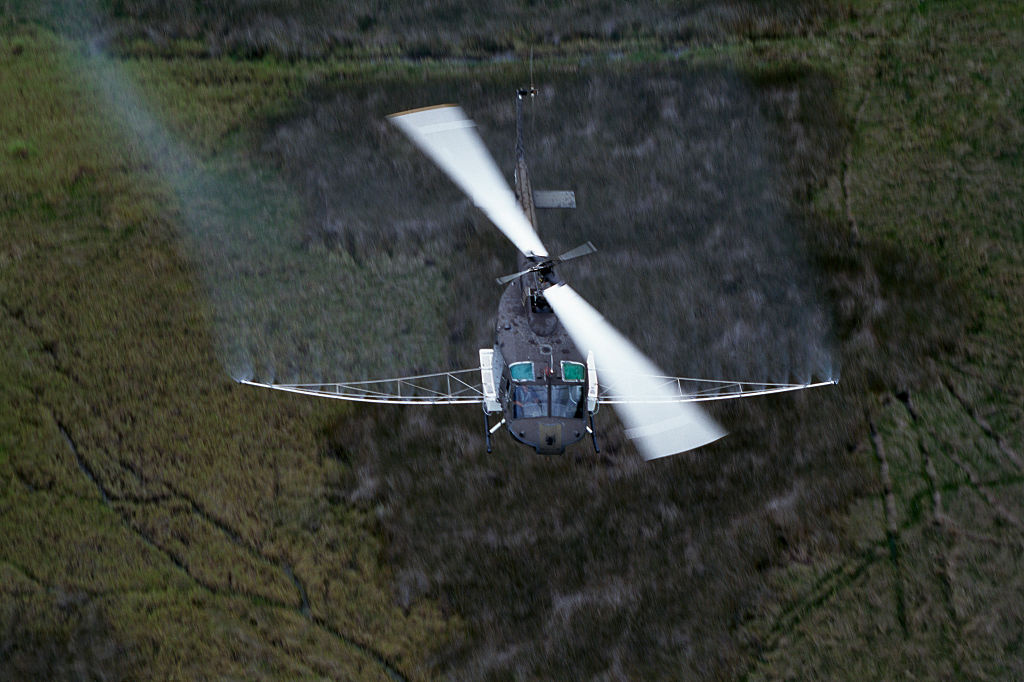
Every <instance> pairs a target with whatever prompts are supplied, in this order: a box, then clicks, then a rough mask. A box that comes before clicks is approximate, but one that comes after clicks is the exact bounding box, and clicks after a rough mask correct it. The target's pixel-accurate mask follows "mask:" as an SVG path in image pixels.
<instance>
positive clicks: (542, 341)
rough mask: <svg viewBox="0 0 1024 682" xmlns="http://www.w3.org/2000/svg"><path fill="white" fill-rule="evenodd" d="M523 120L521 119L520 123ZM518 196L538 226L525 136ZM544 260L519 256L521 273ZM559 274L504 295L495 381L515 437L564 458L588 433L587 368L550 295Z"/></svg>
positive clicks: (522, 281)
mask: <svg viewBox="0 0 1024 682" xmlns="http://www.w3.org/2000/svg"><path fill="white" fill-rule="evenodd" d="M520 111H521V110H520ZM518 118H519V119H520V122H521V116H519V117H518ZM514 185H515V193H516V198H517V199H518V201H519V204H520V206H521V207H522V209H523V213H525V214H526V217H527V218H528V219H529V221H530V223H531V224H532V225H533V227H534V229H535V230H536V228H537V218H536V211H535V207H534V201H533V190H532V188H531V186H530V179H529V174H528V172H527V168H526V159H525V155H524V153H523V148H522V129H521V123H520V127H519V130H518V131H517V144H516V168H515V182H514ZM538 260H539V259H536V258H528V257H527V256H525V255H523V254H522V253H520V254H519V263H518V264H519V267H520V269H521V270H523V269H527V268H529V267H531V266H533V265H536V264H537V262H538ZM557 281H558V279H557V276H556V275H555V274H554V272H553V271H552V269H551V268H545V269H542V270H539V271H536V272H530V273H528V274H524V275H523V276H521V277H518V278H517V279H515V280H513V281H512V282H511V283H510V284H509V285H508V286H507V287H506V288H505V291H504V293H503V294H502V296H501V301H500V303H499V305H498V317H497V325H496V328H495V335H494V337H495V338H494V350H495V356H496V357H499V358H501V362H500V363H498V364H497V365H496V367H495V370H496V371H497V369H498V368H499V367H500V371H501V376H500V378H498V377H497V376H495V384H496V386H495V388H496V389H497V394H498V401H499V402H500V404H501V407H502V411H503V413H504V418H505V423H506V424H507V425H508V430H509V433H510V434H512V437H513V438H514V439H516V440H517V441H519V442H521V443H524V444H526V445H530V446H532V447H534V448H535V449H536V450H537V452H538V453H541V454H550V455H555V454H561V453H562V452H564V451H565V448H566V446H568V445H572V444H573V443H576V442H577V441H579V440H581V439H582V438H583V437H584V435H585V434H586V433H587V426H586V419H587V417H588V416H589V415H590V413H589V412H588V410H587V407H588V403H587V396H588V388H589V382H590V380H591V378H592V377H594V376H596V375H595V374H594V373H593V372H588V371H587V370H588V368H587V362H586V360H585V359H584V358H583V356H582V355H581V354H580V352H579V351H578V350H577V349H576V346H575V344H574V343H573V341H572V339H571V338H570V337H569V335H568V333H567V332H566V330H565V328H564V327H563V326H562V324H561V323H560V322H559V320H558V318H557V317H556V316H555V314H554V311H552V310H551V307H550V306H548V304H547V302H546V301H545V300H544V294H543V291H544V289H545V288H547V286H549V285H551V284H553V283H556V282H557Z"/></svg>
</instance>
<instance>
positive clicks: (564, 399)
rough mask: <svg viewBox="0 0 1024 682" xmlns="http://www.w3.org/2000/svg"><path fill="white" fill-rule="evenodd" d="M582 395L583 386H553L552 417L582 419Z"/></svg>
mask: <svg viewBox="0 0 1024 682" xmlns="http://www.w3.org/2000/svg"><path fill="white" fill-rule="evenodd" d="M582 395H583V387H582V386H579V385H577V386H564V385H553V386H552V387H551V416H552V417H565V418H566V419H581V418H582V417H583V411H582V408H581V407H580V397H581V396H582Z"/></svg>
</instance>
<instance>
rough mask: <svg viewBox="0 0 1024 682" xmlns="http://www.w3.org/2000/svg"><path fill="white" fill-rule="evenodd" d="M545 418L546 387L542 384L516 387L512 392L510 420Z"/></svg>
mask: <svg viewBox="0 0 1024 682" xmlns="http://www.w3.org/2000/svg"><path fill="white" fill-rule="evenodd" d="M522 364H531V363H522ZM531 368H532V365H531ZM546 416H548V387H547V386H545V385H544V384H533V385H523V386H516V388H515V391H514V392H513V407H512V418H513V419H532V418H533V417H546Z"/></svg>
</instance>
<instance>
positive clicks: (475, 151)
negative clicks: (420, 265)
mask: <svg viewBox="0 0 1024 682" xmlns="http://www.w3.org/2000/svg"><path fill="white" fill-rule="evenodd" d="M388 118H390V119H391V122H392V123H394V124H395V125H396V126H398V127H399V128H400V129H401V131H402V132H403V133H405V134H406V135H408V136H409V138H410V139H411V140H412V141H413V142H414V143H415V144H416V146H417V147H419V148H420V149H421V150H422V151H423V152H424V153H425V154H426V155H427V156H429V157H430V158H431V159H433V161H434V163H436V164H437V165H438V166H440V167H441V169H442V170H443V171H444V172H445V173H447V174H448V177H450V178H451V179H452V180H453V181H454V182H455V184H456V185H458V186H459V187H460V188H462V191H463V192H465V193H466V194H467V195H469V198H470V199H472V200H473V203H475V204H476V205H477V206H479V207H480V209H481V210H482V211H483V212H484V213H485V214H487V217H488V218H490V219H491V222H492V223H494V225H495V226H496V227H497V228H498V229H499V230H501V231H502V232H503V233H504V234H505V236H506V237H508V238H509V239H510V240H512V243H513V244H515V245H516V248H517V249H519V250H520V251H522V252H523V255H525V256H539V257H541V258H543V257H545V256H547V255H548V252H547V249H545V248H544V244H542V243H541V241H540V237H538V236H537V233H536V232H535V231H534V229H533V226H532V225H531V224H530V221H529V219H527V217H526V215H525V214H524V213H523V211H522V209H521V208H520V207H519V204H518V203H516V197H515V194H513V193H512V189H511V188H510V187H509V186H508V182H506V180H505V178H504V177H502V175H501V172H500V171H499V170H498V167H497V166H496V165H495V163H494V159H493V158H492V157H491V155H490V152H488V151H487V148H486V147H485V146H484V143H483V140H481V139H480V136H479V135H478V134H477V132H476V131H475V130H474V128H475V127H476V124H474V123H473V121H471V120H470V119H469V118H467V117H466V114H465V113H464V112H463V111H462V109H461V108H460V107H458V106H456V105H454V104H442V105H440V106H436V107H427V108H425V109H413V110H412V111H405V112H402V113H398V114H391V115H390V116H388Z"/></svg>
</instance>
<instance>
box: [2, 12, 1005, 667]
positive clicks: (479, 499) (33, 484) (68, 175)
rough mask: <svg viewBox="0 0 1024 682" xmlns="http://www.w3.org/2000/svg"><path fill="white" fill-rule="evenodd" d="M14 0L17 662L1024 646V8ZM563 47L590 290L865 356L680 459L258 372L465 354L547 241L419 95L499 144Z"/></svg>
mask: <svg viewBox="0 0 1024 682" xmlns="http://www.w3.org/2000/svg"><path fill="white" fill-rule="evenodd" d="M4 7H5V10H6V14H7V16H28V18H29V19H30V21H27V22H25V21H21V22H15V21H6V23H4V24H3V30H2V34H0V101H4V102H5V103H7V105H6V106H4V107H2V108H0V142H2V145H3V146H2V148H0V216H2V218H0V220H2V230H3V233H2V234H3V240H2V245H0V247H2V250H0V326H2V329H3V332H2V338H3V339H4V340H5V343H4V345H3V349H2V356H0V357H2V360H0V393H2V395H0V405H2V406H3V407H2V409H0V420H2V422H3V426H2V428H0V485H2V490H3V493H2V497H0V572H2V573H0V575H2V579H0V595H2V597H0V666H2V668H3V670H4V672H5V673H6V674H7V676H10V677H15V678H38V677H48V678H65V677H82V676H93V677H106V678H136V677H157V678H165V677H196V676H200V677H213V676H219V677H225V676H227V677H237V676H246V677H276V678H281V677H284V678H293V677H330V678H344V679H362V678H381V677H390V678H392V679H394V678H398V679H404V678H428V677H436V676H450V677H454V678H458V679H462V678H466V677H472V678H480V677H485V678H523V677H525V678H536V677H542V678H551V677H565V676H573V677H600V678H614V679H637V678H662V679H664V678H679V677H707V678H735V677H748V678H753V679H761V678H770V679H775V678H802V677H842V678H863V677H871V678H886V679H888V678H892V677H896V676H903V675H906V674H910V675H914V676H916V677H951V676H956V677H961V676H962V677H978V678H983V677H1000V678H1006V677H1011V678H1012V677H1019V676H1020V675H1021V670H1020V666H1021V663H1020V661H1021V660H1024V658H1022V657H1021V655H1020V642H1021V641H1022V634H1024V623H1022V622H1021V616H1020V614H1021V613H1022V612H1024V609H1022V608H1021V604H1022V602H1024V595H1022V588H1024V584H1022V582H1021V577H1020V576H1021V574H1022V573H1021V570H1020V569H1021V566H1020V562H1021V546H1022V545H1024V506H1022V505H1021V503H1020V502H1019V501H1018V500H1019V498H1020V495H1019V493H1020V492H1021V489H1022V484H1024V471H1022V470H1024V433H1022V430H1024V426H1022V424H1024V419H1022V417H1024V415H1022V414H1021V412H1022V407H1021V406H1022V404H1024V400H1022V395H1021V388H1020V387H1021V385H1022V379H1024V377H1022V374H1024V358H1022V355H1024V353H1022V351H1021V349H1020V343H1019V340H1020V332H1019V329H1020V313H1019V310H1020V309H1021V304H1022V302H1024V277H1022V274H1024V273H1022V271H1024V266H1022V265H1021V264H1022V263H1024V253H1022V250H1024V232H1022V228H1021V221H1020V216H1021V215H1022V214H1024V210H1022V193H1024V189H1022V188H1024V177H1022V175H1024V164H1022V158H1024V149H1022V143H1024V120H1022V117H1024V113H1022V112H1024V90H1022V89H1021V88H1020V87H1019V86H1020V84H1021V83H1022V82H1024V65H1022V63H1021V62H1020V60H1019V57H1018V56H1017V55H1016V52H1017V46H1019V45H1020V43H1021V41H1022V38H1024V18H1022V16H1021V14H1020V12H1019V10H1014V8H1013V7H1012V6H1008V5H1005V4H1004V3H995V2H982V1H977V2H967V1H963V2H922V3H918V4H917V5H915V6H914V7H903V6H898V5H890V4H886V3H881V2H873V1H868V0H862V1H858V2H852V3H844V4H842V5H838V4H837V5H833V6H829V7H828V8H827V9H825V10H820V9H814V10H811V9H808V8H809V7H812V5H810V4H803V3H799V2H792V3H788V2H782V3H775V4H772V6H771V7H770V9H767V10H765V9H763V8H762V9H760V10H757V9H753V8H752V7H753V5H751V4H750V3H723V4H719V5H716V6H710V5H708V6H704V5H702V6H701V7H696V6H695V7H694V8H693V9H692V10H690V9H686V10H680V11H678V12H677V13H676V12H673V13H668V12H667V10H666V9H665V8H664V7H662V5H660V4H657V5H654V4H652V5H651V6H646V5H641V6H637V7H636V8H631V9H630V10H629V11H628V12H624V13H622V14H621V17H622V18H621V20H618V19H617V20H616V21H614V22H610V23H609V22H607V21H604V20H603V19H602V14H601V13H599V12H597V11H596V10H590V9H581V8H579V7H575V6H574V5H573V4H572V3H568V4H565V5H564V6H562V7H561V8H560V9H557V10H554V11H553V13H551V14H548V15H544V16H542V15H540V14H536V13H532V12H528V11H527V10H526V9H524V8H514V9H512V10H508V11H509V12H510V13H511V14H509V15H502V14H500V13H495V12H489V11H487V10H486V9H482V10H478V11H479V12H480V13H481V14H480V16H476V15H474V14H473V13H472V12H471V13H470V14H471V15H472V16H469V15H466V14H465V13H466V12H468V10H461V9H459V8H458V7H456V6H454V5H453V6H450V7H449V6H448V5H443V6H438V7H436V8H435V9H434V10H431V11H432V12H440V13H441V14H440V15H438V16H432V17H431V16H421V15H417V14H415V13H412V12H411V10H390V11H389V12H390V13H388V12H384V11H380V10H369V9H368V10H365V11H363V10H361V9H359V8H358V7H356V6H355V5H352V6H351V7H350V6H349V5H346V8H335V9H337V10H338V11H337V12H335V13H333V14H332V15H331V16H332V17H335V19H333V20H332V21H330V22H328V21H321V20H322V19H323V17H320V18H319V19H318V17H308V16H304V15H303V14H302V12H300V11H298V10H297V7H294V6H292V5H291V4H289V3H255V4H251V5H247V7H248V9H247V10H245V11H243V10H241V9H239V10H238V11H237V12H236V16H234V18H233V19H230V20H229V19H225V18H224V17H223V16H218V15H214V14H210V15H209V16H207V15H206V14H204V12H205V11H206V10H200V9H194V10H191V12H184V13H180V12H179V13H170V11H169V9H167V8H165V7H164V5H163V4H161V3H131V2H122V3H113V2H111V3H100V4H99V8H100V9H101V10H102V11H104V12H107V13H108V15H109V17H110V18H109V23H107V24H105V25H106V26H107V28H106V29H105V31H103V32H101V33H100V35H101V36H103V40H102V41H101V42H103V43H104V44H105V45H107V46H108V47H109V48H111V49H112V50H114V51H115V52H116V53H117V54H118V57H116V58H114V59H108V58H105V57H101V56H98V55H96V54H95V53H94V52H92V51H91V50H90V43H89V42H87V41H84V40H82V39H81V38H82V35H81V34H80V33H79V32H78V29H77V28H76V27H77V26H92V25H93V24H95V23H100V22H99V21H98V20H96V19H95V17H93V18H91V19H90V21H78V22H72V21H70V20H65V21H61V20H59V19H55V18H54V15H53V14H52V13H49V9H52V6H50V5H47V4H46V3H42V4H39V5H25V4H23V3H18V2H14V3H11V2H8V3H5V6H4ZM167 7H168V8H169V7H170V5H168V6H167ZM246 11H248V12H250V13H249V14H246ZM325 11H326V10H325ZM474 11H477V10H474ZM332 12H333V10H332ZM460 12H461V14H460ZM560 12H561V13H565V16H563V15H562V14H559V13H560ZM631 12H632V13H633V14H630V13H631ZM452 13H455V14H457V15H459V16H461V17H462V18H463V19H467V18H472V19H473V20H472V21H468V20H466V21H462V22H456V23H450V22H448V23H445V24H444V25H445V26H448V27H452V28H448V29H446V30H447V32H445V31H440V32H436V31H435V32H429V31H426V30H425V29H424V31H423V33H422V35H421V34H420V33H418V32H416V31H406V30H404V28H403V27H407V26H409V25H410V24H415V23H422V25H423V26H428V25H430V22H431V21H433V22H434V24H435V25H436V24H437V22H438V21H440V20H441V16H442V15H443V16H444V17H447V16H449V15H452ZM335 15H336V16H335ZM289 17H290V18H291V23H289V22H288V21H287V20H288V18H289ZM509 17H512V21H511V25H512V26H514V27H516V28H514V29H508V31H507V33H505V34H502V33H501V32H500V31H493V30H491V29H490V28H488V27H493V26H494V25H495V23H494V22H498V23H500V24H501V25H507V24H509ZM559 17H562V19H565V20H564V21H563V20H560V19H559ZM565 17H572V20H571V21H570V20H568V19H566V18H565ZM659 17H660V18H659ZM73 18H74V17H72V19H73ZM517 18H518V19H517ZM318 21H319V23H317V22H318ZM282 22H284V23H282ZM72 23H74V26H71V24H72ZM246 27H249V28H246ZM552 27H558V28H557V29H556V28H552ZM250 29H251V30H250ZM54 31H56V33H55V32H54ZM485 36H488V37H489V38H488V40H489V41H490V42H488V40H484V39H483V37H485ZM494 36H496V37H494ZM528 44H537V45H538V48H537V58H536V63H535V66H534V68H535V73H536V77H537V81H538V84H539V85H541V86H542V95H541V97H540V98H538V102H537V106H536V107H534V109H533V113H532V114H531V117H530V119H529V121H528V122H529V126H528V133H529V134H531V135H532V137H531V138H530V139H531V140H534V141H535V142H534V146H533V147H532V148H531V150H530V151H531V159H532V169H533V172H534V176H535V177H534V185H535V186H538V187H539V186H541V185H544V186H547V187H551V188H562V187H571V188H574V189H576V190H577V194H578V196H579V199H580V208H579V209H578V210H577V211H576V212H575V213H572V214H561V215H557V216H554V215H552V216H547V215H546V216H544V217H543V218H542V220H543V221H544V222H543V223H542V230H543V231H544V237H545V240H546V241H549V242H550V244H552V245H553V248H555V250H557V248H562V247H571V246H573V245H575V244H576V243H579V242H580V241H583V240H585V239H594V241H595V242H597V243H598V245H599V247H601V249H602V251H601V252H600V253H599V254H595V255H594V256H591V257H590V258H589V259H588V260H589V261H590V262H589V263H588V264H586V267H584V265H583V264H581V265H579V266H577V268H575V269H573V270H571V276H572V277H573V281H574V283H577V282H578V283H579V284H580V287H581V288H584V287H585V290H586V291H587V292H588V295H589V296H590V297H591V298H592V299H593V300H594V301H595V302H597V303H599V305H600V306H601V307H602V309H605V310H606V311H607V313H608V315H609V317H610V318H611V319H612V320H613V321H615V322H616V324H618V325H620V326H621V327H623V328H624V329H626V330H627V331H628V332H629V333H630V335H632V336H634V338H637V339H638V340H639V341H640V342H641V345H643V346H645V347H646V348H648V349H650V351H651V352H652V354H654V355H655V357H656V358H657V359H658V360H659V361H660V362H662V363H663V364H665V365H666V366H670V367H673V368H677V369H678V370H679V371H681V372H683V371H689V370H690V369H693V370H694V371H696V372H699V371H720V372H725V373H729V372H739V373H742V374H748V375H749V374H750V373H755V374H757V373H761V374H763V375H765V378H774V377H772V376H771V375H772V374H773V373H778V372H783V373H789V374H793V373H801V372H807V371H815V372H818V373H819V374H821V373H828V372H829V371H830V370H831V371H833V372H834V371H838V369H839V368H840V366H841V370H842V383H841V384H840V386H839V387H837V388H836V389H830V390H827V391H819V392H816V393H813V394H801V395H794V396H789V397H782V398H778V399H771V400H761V401H757V402H751V403H746V404H737V405H725V406H719V407H717V408H716V409H715V416H716V417H718V418H719V419H720V420H721V421H722V422H723V423H724V424H725V425H726V426H727V427H728V428H729V429H730V430H731V431H732V434H731V435H730V437H729V438H727V439H725V440H724V441H722V442H720V443H718V444H715V445H714V446H712V447H710V448H706V449H704V450H702V451H700V452H698V453H695V454H692V455H686V456H679V457H676V458H672V459H670V460H665V461H659V462H654V463H647V464H645V463H642V462H640V461H638V459H637V458H636V455H635V453H634V452H633V451H632V449H631V448H630V446H629V445H628V444H627V443H626V442H625V441H624V439H623V437H622V434H621V431H620V430H619V428H618V426H617V424H616V423H615V421H614V418H613V417H612V416H611V415H610V411H602V413H601V414H600V422H601V424H600V432H601V436H602V453H601V454H600V455H596V454H594V453H593V452H592V451H590V449H589V448H586V447H584V448H579V449H577V450H576V451H574V452H572V453H571V454H570V455H569V456H567V457H565V458H560V459H546V458H541V457H538V456H535V455H532V454H530V453H529V452H527V451H524V450H521V449H519V448H516V447H514V446H512V445H511V444H509V443H507V442H505V440H504V438H502V439H501V440H499V442H498V447H497V448H496V450H495V452H494V454H492V455H489V456H488V455H486V454H485V453H484V452H483V447H482V442H481V441H482V438H481V435H480V433H479V427H480V424H479V421H480V419H479V414H477V413H476V412H475V410H465V411H448V412H439V411H415V410H400V409H388V410H377V409H372V408H368V407H359V406H354V407H349V406H342V405H339V404H321V403H318V402H316V401H311V400H303V399H299V398H296V397H288V396H277V395H268V394H266V393H261V392H258V391H254V390H251V389H246V388H244V387H237V386H236V385H235V384H233V383H232V382H231V381H230V378H229V376H228V372H225V371H224V369H225V366H227V369H228V370H230V371H232V372H234V371H236V370H237V371H251V372H253V373H257V374H260V373H262V376H261V378H269V377H270V376H279V377H287V376H288V373H289V372H295V373H299V374H301V373H302V372H304V371H307V370H308V369H309V368H311V367H312V368H316V369H319V370H322V371H328V372H330V371H348V370H352V369H353V368H362V369H363V370H364V371H366V372H370V373H372V372H373V371H378V370H383V369H385V368H386V369H398V368H402V369H405V368H421V369H433V368H435V367H438V366H439V365H440V366H444V365H446V364H449V365H451V366H458V365H460V364H462V363H464V362H465V360H466V358H467V357H468V358H469V361H470V363H471V362H472V355H473V352H474V349H475V348H476V347H478V345H482V344H484V343H486V340H487V336H488V329H489V327H490V322H489V320H490V318H489V317H487V316H488V315H493V310H492V308H493V302H492V300H491V299H492V298H495V297H493V296H492V294H496V293H497V290H495V291H493V292H492V291H489V290H488V289H487V288H485V287H480V286H479V285H478V283H479V282H480V281H487V279H488V278H489V277H492V276H494V275H496V274H502V273H503V272H505V271H506V270H510V269H511V265H510V260H511V259H510V257H509V254H508V250H507V248H506V247H505V245H504V244H503V243H502V241H501V239H500V236H498V235H496V233H495V232H494V231H493V230H491V229H490V228H489V226H488V225H487V224H486V221H484V220H483V219H482V218H481V217H480V216H479V215H478V214H476V213H475V212H474V211H472V210H471V208H470V207H469V205H468V203H466V202H465V201H464V200H462V199H461V198H460V197H459V195H458V193H457V191H455V190H454V189H453V188H451V187H450V186H449V185H447V184H446V181H444V180H443V179H442V178H440V177H439V174H437V173H436V172H434V171H433V170H432V169H431V167H430V165H429V163H428V162H426V161H424V160H423V159H420V158H419V157H418V155H417V153H416V152H415V151H414V150H413V149H412V148H411V146H409V145H404V144H403V142H402V141H401V140H400V139H399V137H398V136H397V135H396V134H394V131H392V130H389V129H388V127H387V126H386V124H384V123H383V122H382V117H383V115H384V114H386V113H390V112H392V111H395V110H399V109H403V108H407V107H410V106H416V105H419V104H426V103H431V102H433V101H444V100H455V99H457V100H458V101H460V102H462V103H463V104H464V106H465V107H466V109H467V111H470V112H471V114H472V115H473V116H474V118H476V119H478V121H479V122H480V126H481V132H482V134H483V135H484V137H485V140H486V141H487V143H488V145H489V147H490V148H491V149H492V150H494V151H495V152H496V153H497V155H498V157H499V161H504V160H505V159H504V158H503V156H502V154H501V152H502V151H503V150H509V151H510V150H511V144H510V142H511V138H510V134H511V130H512V125H513V121H512V118H511V116H512V111H513V110H512V108H511V102H510V98H509V97H508V93H509V92H510V91H511V87H514V86H515V85H518V84H520V83H521V82H522V81H523V80H524V78H525V77H527V65H526V64H524V63H523V62H522V61H521V60H514V61H505V59H506V57H507V54H508V52H509V51H515V52H516V53H517V54H520V55H521V54H522V53H523V52H524V50H523V49H522V48H523V47H524V46H525V45H528ZM430 57H458V59H455V60H449V61H445V60H438V59H432V58H430ZM476 60H480V61H479V62H477V61H476ZM392 197H402V199H403V201H401V202H396V201H394V200H389V199H390V198H392ZM624 226H625V227H624ZM381 237H383V240H382V239H381ZM382 241H383V244H384V245H383V246H382ZM655 265H656V266H657V267H656V268H655V267H654V266H655ZM380 282H393V283H394V284H393V286H391V287H390V288H384V289H381V288H380V286H379V283H380ZM624 282H625V284H624ZM311 283H312V284H311ZM448 285H454V286H456V287H457V288H458V289H459V290H462V291H466V292H467V295H466V296H465V297H464V298H462V299H461V300H459V301H458V302H457V303H452V301H451V300H449V297H448V296H445V295H444V287H446V286H448ZM623 288H625V289H626V290H628V291H631V292H632V291H638V292H649V295H650V296H652V297H653V298H654V299H659V298H663V297H664V296H665V293H666V292H672V296H673V298H671V302H670V303H667V304H666V305H665V306H664V307H663V308H662V309H660V310H652V311H649V312H648V313H647V315H648V317H646V318H645V317H640V316H636V315H632V314H631V312H632V311H631V310H630V308H629V306H628V305H626V303H628V300H625V301H624V300H623V297H622V296H621V290H622V289H623ZM758 312H761V313H765V314H763V315H761V318H764V319H768V320H769V322H767V323H764V324H762V325H760V326H758V325H756V324H752V323H751V318H754V319H759V318H758V317H757V313H758ZM403 316H404V317H403ZM324 320H327V322H324ZM245 325H248V326H247V327H246V326H245ZM375 325H376V326H375ZM309 339H316V340H317V341H316V343H315V344H310V343H306V342H307V341H308V340H309ZM353 339H358V341H356V342H353ZM804 341H806V342H807V343H804ZM304 343H305V345H303V344H304ZM379 347H384V348H385V349H386V351H387V352H386V353H385V354H384V355H383V356H381V355H380V351H379V350H374V348H379ZM752 349H758V350H761V351H763V354H764V355H765V356H769V357H771V358H772V361H770V362H766V363H751V361H750V356H751V350H752ZM346 353H347V355H346ZM325 357H329V358H331V359H330V362H324V361H323V358H325ZM246 365H248V367H245V366H246ZM420 365H422V366H420ZM467 366H468V365H467ZM759 378H760V377H759Z"/></svg>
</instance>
